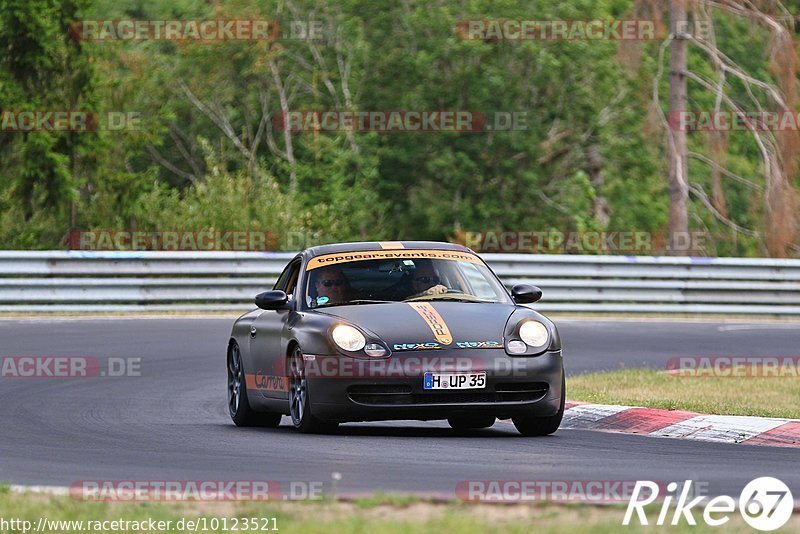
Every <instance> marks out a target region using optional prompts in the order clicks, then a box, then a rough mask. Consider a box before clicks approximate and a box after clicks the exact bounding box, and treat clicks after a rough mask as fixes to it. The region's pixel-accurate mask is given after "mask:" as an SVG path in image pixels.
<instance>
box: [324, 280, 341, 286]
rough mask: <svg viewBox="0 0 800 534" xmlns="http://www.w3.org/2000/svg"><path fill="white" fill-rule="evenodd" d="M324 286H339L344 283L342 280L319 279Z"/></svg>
mask: <svg viewBox="0 0 800 534" xmlns="http://www.w3.org/2000/svg"><path fill="white" fill-rule="evenodd" d="M319 282H320V283H321V284H322V285H323V286H325V287H333V286H336V287H339V286H340V285H342V284H344V280H341V279H339V280H320V281H319Z"/></svg>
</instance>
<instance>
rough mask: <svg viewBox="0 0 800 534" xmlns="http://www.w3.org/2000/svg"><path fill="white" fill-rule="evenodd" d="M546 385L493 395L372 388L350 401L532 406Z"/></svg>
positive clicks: (353, 390)
mask: <svg viewBox="0 0 800 534" xmlns="http://www.w3.org/2000/svg"><path fill="white" fill-rule="evenodd" d="M548 390H549V386H548V385H547V383H545V382H525V383H508V384H496V385H495V390H494V391H486V390H477V391H433V392H424V393H412V392H411V391H412V390H411V386H409V385H405V384H400V385H386V386H382V385H369V386H351V387H350V388H348V390H347V394H348V396H349V397H350V400H352V401H353V402H357V403H358V404H366V405H381V406H414V405H418V404H494V403H505V402H533V401H537V400H539V399H541V398H543V397H544V396H545V395H547V391H548Z"/></svg>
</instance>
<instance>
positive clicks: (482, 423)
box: [447, 415, 495, 430]
mask: <svg viewBox="0 0 800 534" xmlns="http://www.w3.org/2000/svg"><path fill="white" fill-rule="evenodd" d="M494 422H495V417H494V416H493V415H482V416H458V417H448V418H447V424H449V425H450V427H451V428H453V429H455V430H474V429H478V428H489V427H490V426H492V425H493V424H494Z"/></svg>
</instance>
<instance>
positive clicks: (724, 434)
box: [560, 402, 800, 447]
mask: <svg viewBox="0 0 800 534" xmlns="http://www.w3.org/2000/svg"><path fill="white" fill-rule="evenodd" d="M560 428H563V429H572V430H599V431H603V432H623V433H627V434H644V435H648V436H656V437H662V438H679V439H691V440H696V441H715V442H718V443H743V444H746V445H769V446H772V447H800V419H782V418H778V417H749V416H741V415H703V414H699V413H694V412H685V411H682V410H659V409H654V408H636V407H633V406H618V405H608V404H588V403H582V402H567V404H566V408H565V410H564V419H563V421H562V422H561V427H560Z"/></svg>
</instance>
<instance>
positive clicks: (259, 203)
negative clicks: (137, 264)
mask: <svg viewBox="0 0 800 534" xmlns="http://www.w3.org/2000/svg"><path fill="white" fill-rule="evenodd" d="M637 6H638V7H639V8H640V7H641V6H640V5H639V4H638V3H635V2H633V1H632V0H572V1H570V2H551V1H548V0H530V1H527V2H523V3H520V2H514V1H511V0H468V1H464V2H450V1H447V0H430V1H428V2H376V1H375V0H342V1H339V2H335V3H331V2H326V1H324V0H292V1H287V0H233V1H231V2H226V3H208V2H198V1H196V0H178V1H175V2H169V3H165V2H160V1H157V0H142V1H138V2H134V3H124V2H117V1H113V0H61V1H59V0H6V1H5V2H3V3H2V4H0V49H2V50H3V54H2V55H0V109H30V110H36V109H85V110H89V111H96V112H98V113H100V115H101V116H103V114H105V113H107V112H115V111H117V112H118V111H122V112H134V113H137V114H138V116H139V118H140V121H141V123H140V127H139V128H138V129H132V130H126V131H109V130H99V131H97V132H90V133H77V132H55V133H48V132H35V133H24V134H23V133H3V134H0V136H1V137H0V210H2V211H1V212H0V247H4V248H58V247H63V246H64V235H65V234H66V233H67V232H68V231H69V230H70V229H103V230H113V229H146V230H173V229H174V230H206V229H220V230H224V229H237V230H269V231H272V232H275V233H276V234H277V235H279V236H281V237H282V239H281V243H280V246H282V247H283V246H285V243H286V240H285V239H283V237H285V236H286V235H288V233H289V232H297V233H304V234H305V235H315V236H317V237H318V240H319V241H324V242H331V241H343V240H362V239H448V238H451V237H452V236H454V235H455V234H457V233H458V232H459V231H463V230H519V231H530V230H539V231H544V230H577V231H582V230H602V229H608V230H641V231H663V230H665V228H666V225H667V207H668V199H667V193H666V187H665V183H666V165H665V161H664V155H665V146H666V144H665V137H664V130H663V128H662V126H661V125H660V123H659V121H658V119H657V118H656V117H657V115H656V113H655V110H656V106H658V105H660V106H661V107H662V109H663V110H664V111H666V104H665V102H666V95H667V87H666V80H665V79H662V80H661V88H660V94H661V102H660V103H655V104H654V103H653V102H652V86H651V84H652V81H653V79H654V76H655V73H656V71H657V65H656V62H657V55H658V47H659V46H660V45H661V42H644V43H630V42H628V43H623V42H619V41H613V40H612V41H587V40H561V41H520V42H516V41H492V40H486V41H481V40H468V39H464V38H463V37H462V36H461V35H460V34H459V32H458V31H456V26H457V25H458V23H459V21H463V20H465V19H498V18H504V19H514V18H518V19H537V20H544V19H565V20H589V19H615V18H630V17H632V16H633V14H634V10H635V9H637ZM81 18H85V19H107V20H114V19H126V18H134V19H158V20H165V19H183V20H187V19H211V18H214V19H237V18H239V19H245V18H250V19H255V18H261V19H264V18H269V19H277V20H279V21H280V22H281V24H282V27H283V28H284V30H287V29H288V28H290V24H289V22H290V21H293V20H303V21H310V20H320V21H323V22H324V31H325V35H324V40H322V41H315V42H311V43H309V42H307V41H303V40H300V39H291V38H288V36H287V35H285V34H284V35H283V36H282V37H281V38H280V39H278V40H277V41H276V42H272V43H270V42H264V41H255V42H251V41H222V42H196V43H195V42H181V41H142V42H132V41H121V42H110V41H100V42H91V41H89V42H81V41H77V40H75V39H73V38H72V37H71V36H70V33H69V31H68V28H69V27H70V24H71V23H73V22H74V21H75V20H77V19H81ZM751 24H752V23H751V22H749V21H745V20H742V19H741V18H737V17H732V16H723V15H719V14H717V13H716V12H715V29H716V32H717V39H718V43H719V46H720V48H721V49H722V50H724V51H725V53H726V54H727V55H728V56H729V57H731V58H733V59H734V60H735V61H737V62H738V63H739V64H741V65H742V68H743V69H744V70H745V71H747V72H748V73H750V74H751V75H753V76H755V77H758V78H760V79H765V80H769V79H770V76H771V70H770V68H769V61H770V58H769V57H768V55H767V52H766V48H765V47H764V45H763V42H764V39H765V34H764V33H763V32H762V31H760V30H758V29H757V28H754V27H753V26H751ZM690 65H691V68H692V70H693V71H695V72H697V73H698V74H700V75H702V76H704V77H706V78H709V79H713V78H714V77H715V76H716V73H715V70H714V68H713V65H712V64H711V63H710V62H709V61H708V58H707V57H705V55H703V54H702V53H699V52H697V51H693V52H692V53H691V54H690ZM276 80H278V82H279V83H276ZM279 84H280V86H279ZM281 86H282V88H283V90H284V91H283V95H282V94H281ZM730 90H731V91H732V92H733V93H735V94H737V95H739V96H741V95H743V94H744V93H746V89H745V88H744V87H743V86H741V84H737V82H735V81H733V80H731V83H730ZM690 96H691V98H692V102H691V103H690V104H691V107H692V108H694V109H709V108H710V107H711V106H713V95H711V94H710V93H708V91H705V90H703V89H702V88H700V87H699V86H697V84H694V83H692V84H690ZM282 97H283V98H285V99H286V100H287V101H288V107H289V109H292V110H312V109H313V110H334V109H354V110H474V111H478V112H480V113H482V114H484V115H485V116H486V117H487V119H488V121H489V122H488V124H489V126H492V127H494V126H495V122H494V121H495V117H497V116H501V115H503V114H510V113H522V114H524V125H523V126H522V127H520V128H518V129H512V130H502V129H497V128H493V129H491V130H489V129H485V130H484V131H479V132H465V133H459V132H445V133H441V132H417V133H414V132H396V133H375V132H370V133H365V132H355V133H353V134H351V135H348V134H347V133H346V132H336V133H331V132H328V133H320V132H310V131H304V132H299V133H298V132H295V133H292V134H291V136H289V141H288V144H287V139H286V138H285V137H284V133H283V132H282V131H281V130H280V129H279V128H277V126H276V125H277V123H276V122H274V119H275V117H277V116H279V115H280V113H281V106H282V103H283V102H282ZM764 104H765V105H766V104H768V103H767V102H764ZM707 142H708V140H707V139H706V138H705V137H704V136H703V135H702V134H697V135H695V134H692V135H690V139H689V143H690V150H692V151H696V152H700V153H707V152H708V150H707ZM728 143H729V145H728V148H729V156H728V159H727V161H726V164H727V166H728V167H729V168H730V169H731V171H732V172H734V173H736V174H737V175H740V176H743V177H746V178H747V179H749V180H751V181H753V182H755V183H757V184H763V178H761V177H760V173H761V167H760V165H761V163H760V154H759V152H758V150H757V147H755V146H754V143H753V142H752V139H750V138H749V137H748V136H747V135H746V134H745V133H733V134H731V135H730V137H729V139H728ZM595 148H596V149H597V150H598V151H599V156H600V160H601V169H600V171H601V176H602V180H600V181H597V180H593V178H592V175H591V173H590V171H589V169H588V168H587V167H588V162H587V153H588V152H589V151H590V150H593V149H595ZM290 154H291V156H290ZM690 175H691V178H692V182H693V183H697V184H699V185H700V186H701V187H703V188H704V189H705V190H706V191H708V190H710V179H711V178H710V169H709V167H708V166H707V165H706V164H704V163H702V162H699V161H695V160H693V161H691V162H690ZM724 180H725V181H724V184H723V187H724V194H725V198H726V202H727V206H726V207H727V210H728V215H729V217H730V219H731V220H732V221H734V222H736V223H737V224H739V225H741V226H744V227H747V228H754V229H761V227H762V226H763V220H764V217H763V207H762V205H763V198H762V197H761V196H760V195H761V193H758V192H756V193H754V191H753V190H752V188H748V187H746V186H744V185H743V184H741V183H738V182H735V181H731V180H728V179H727V178H725V179H724ZM599 200H604V201H606V202H607V203H608V206H609V220H608V221H605V220H598V219H597V218H596V216H595V209H594V208H595V203H596V202H598V201H599ZM691 210H692V215H693V218H692V225H693V229H701V230H707V231H708V232H709V233H710V234H711V236H712V242H711V249H710V250H709V252H710V253H715V254H719V255H727V254H739V255H756V254H763V253H764V251H763V250H762V248H761V246H760V244H759V243H758V242H757V241H756V240H755V239H752V238H747V237H742V236H741V235H739V234H732V233H731V231H730V229H729V228H728V227H727V226H725V225H724V224H722V223H720V221H719V220H717V219H716V218H715V217H713V216H712V215H711V214H710V213H709V212H708V210H706V209H705V208H704V207H703V206H702V205H700V204H699V203H696V204H693V205H692V207H691Z"/></svg>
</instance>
